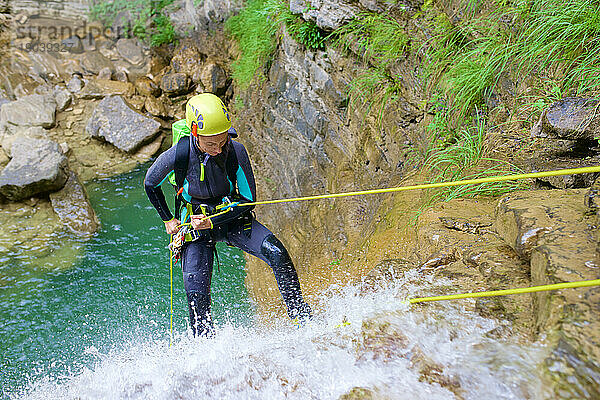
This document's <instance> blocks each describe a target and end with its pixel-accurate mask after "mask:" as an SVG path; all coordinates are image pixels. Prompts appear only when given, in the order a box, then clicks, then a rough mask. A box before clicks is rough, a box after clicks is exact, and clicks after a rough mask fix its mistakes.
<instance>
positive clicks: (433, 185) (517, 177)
mask: <svg viewBox="0 0 600 400" xmlns="http://www.w3.org/2000/svg"><path fill="white" fill-rule="evenodd" d="M594 172H600V166H597V167H583V168H570V169H559V170H555V171H545V172H532V173H529V174H516V175H504V176H491V177H488V178H478V179H466V180H462V181H453V182H439V183H427V184H422V185H413V186H400V187H393V188H385V189H373V190H361V191H357V192H346V193H333V194H322V195H316V196H306V197H294V198H290V199H277V200H265V201H255V202H252V203H241V204H238V206H258V205H262V204H275V203H286V202H291V201H303V200H318V199H332V198H336V197H347V196H360V195H365V194H376V193H391V192H401V191H405V190H416V189H432V188H441V187H450V186H461V185H476V184H479V183H493V182H504V181H514V180H520V179H534V178H544V177H549V176H561V175H575V174H589V173H594ZM215 215H216V214H215Z"/></svg>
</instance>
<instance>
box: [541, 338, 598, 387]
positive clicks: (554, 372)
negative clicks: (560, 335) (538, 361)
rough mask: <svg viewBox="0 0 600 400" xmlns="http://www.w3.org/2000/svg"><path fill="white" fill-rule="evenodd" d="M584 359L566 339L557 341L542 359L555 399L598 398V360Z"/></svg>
mask: <svg viewBox="0 0 600 400" xmlns="http://www.w3.org/2000/svg"><path fill="white" fill-rule="evenodd" d="M585 359H586V357H585V356H584V355H582V354H580V353H579V352H578V351H577V349H576V348H574V347H573V346H571V345H570V344H569V343H568V342H567V341H566V340H559V341H558V344H557V346H556V348H554V349H553V351H552V354H551V355H550V356H549V357H548V358H547V359H546V360H545V361H544V365H545V367H546V374H547V375H548V376H549V379H550V381H551V382H552V385H553V390H554V394H555V395H556V398H557V399H600V367H599V366H598V364H597V361H598V360H597V359H596V360H593V359H592V360H585ZM583 360H585V361H583Z"/></svg>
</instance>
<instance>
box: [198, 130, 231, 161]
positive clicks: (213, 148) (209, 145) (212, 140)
mask: <svg viewBox="0 0 600 400" xmlns="http://www.w3.org/2000/svg"><path fill="white" fill-rule="evenodd" d="M227 139H228V133H227V132H223V133H219V134H218V135H213V136H200V135H198V136H197V137H196V143H197V144H198V148H199V149H200V150H202V151H203V152H205V153H207V154H209V155H211V156H216V155H219V154H220V153H221V151H222V150H223V146H225V144H226V143H227Z"/></svg>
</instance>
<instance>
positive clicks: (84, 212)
mask: <svg viewBox="0 0 600 400" xmlns="http://www.w3.org/2000/svg"><path fill="white" fill-rule="evenodd" d="M50 202H51V203H52V208H53V209H54V212H56V214H57V215H58V217H59V218H60V220H61V221H62V222H63V223H64V224H65V225H66V226H67V227H68V228H69V229H71V230H72V231H73V232H75V233H80V234H85V235H89V234H93V233H95V232H96V231H97V230H98V227H99V223H98V218H96V214H95V213H94V210H93V209H92V205H91V204H90V202H89V200H88V196H87V193H86V191H85V188H84V187H83V185H82V184H81V182H79V178H78V177H77V175H76V174H75V173H74V172H70V173H69V176H68V180H67V182H66V184H65V186H64V187H63V188H62V189H61V190H60V191H58V192H55V193H51V194H50Z"/></svg>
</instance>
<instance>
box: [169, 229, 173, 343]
mask: <svg viewBox="0 0 600 400" xmlns="http://www.w3.org/2000/svg"><path fill="white" fill-rule="evenodd" d="M172 241H173V235H171V242H172ZM169 253H170V254H169V260H170V264H171V268H170V277H171V335H170V336H169V347H171V346H172V345H173V250H170V248H169Z"/></svg>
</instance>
